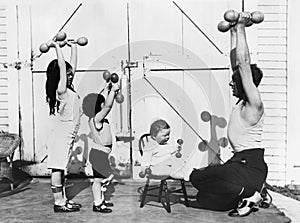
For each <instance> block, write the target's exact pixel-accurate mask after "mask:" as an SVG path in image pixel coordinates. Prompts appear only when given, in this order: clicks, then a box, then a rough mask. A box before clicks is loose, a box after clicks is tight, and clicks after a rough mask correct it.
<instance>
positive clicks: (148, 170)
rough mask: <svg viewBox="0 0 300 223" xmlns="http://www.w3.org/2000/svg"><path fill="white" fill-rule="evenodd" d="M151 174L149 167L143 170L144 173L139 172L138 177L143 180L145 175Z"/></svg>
mask: <svg viewBox="0 0 300 223" xmlns="http://www.w3.org/2000/svg"><path fill="white" fill-rule="evenodd" d="M151 173H152V171H151V169H150V167H147V168H146V169H145V172H143V171H141V172H139V177H140V178H144V177H145V176H146V175H150V174H151Z"/></svg>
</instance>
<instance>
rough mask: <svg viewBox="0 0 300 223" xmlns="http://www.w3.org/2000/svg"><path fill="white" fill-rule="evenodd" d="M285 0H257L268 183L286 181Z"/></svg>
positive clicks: (282, 182)
mask: <svg viewBox="0 0 300 223" xmlns="http://www.w3.org/2000/svg"><path fill="white" fill-rule="evenodd" d="M287 7H288V6H287V1H286V0H261V1H259V3H258V10H260V11H261V12H263V13H264V15H265V20H264V22H263V23H262V24H260V25H259V27H258V64H259V66H260V67H261V68H262V70H263V73H264V78H263V81H262V83H261V86H260V91H261V93H262V99H263V101H264V105H265V112H266V118H265V127H264V138H263V143H264V147H265V149H266V153H265V160H266V162H267V163H268V167H269V174H268V179H267V181H268V183H270V184H272V185H273V184H275V185H278V184H279V185H280V184H285V183H286V176H287V168H286V161H287V160H286V157H287Z"/></svg>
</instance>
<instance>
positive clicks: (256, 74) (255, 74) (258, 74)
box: [232, 64, 263, 87]
mask: <svg viewBox="0 0 300 223" xmlns="http://www.w3.org/2000/svg"><path fill="white" fill-rule="evenodd" d="M250 69H251V73H252V80H253V83H254V84H255V86H256V87H257V86H258V85H259V84H260V82H261V79H262V78H263V72H262V71H261V69H260V68H259V67H257V65H256V64H250ZM234 75H236V77H238V78H239V79H240V80H241V74H240V71H239V69H238V66H236V67H235V68H234V69H233V75H232V76H234Z"/></svg>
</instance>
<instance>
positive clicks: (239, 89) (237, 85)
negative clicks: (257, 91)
mask: <svg viewBox="0 0 300 223" xmlns="http://www.w3.org/2000/svg"><path fill="white" fill-rule="evenodd" d="M250 68H251V73H252V80H253V83H254V84H255V86H256V87H257V86H258V85H259V84H260V81H261V79H262V78H263V73H262V71H261V70H260V69H259V68H258V67H257V66H256V64H251V65H250ZM229 85H230V86H231V88H232V93H233V96H235V97H237V98H240V99H245V98H246V94H245V91H244V88H243V85H242V79H241V75H240V71H239V69H238V66H237V67H235V68H234V69H233V74H232V80H231V81H230V83H229Z"/></svg>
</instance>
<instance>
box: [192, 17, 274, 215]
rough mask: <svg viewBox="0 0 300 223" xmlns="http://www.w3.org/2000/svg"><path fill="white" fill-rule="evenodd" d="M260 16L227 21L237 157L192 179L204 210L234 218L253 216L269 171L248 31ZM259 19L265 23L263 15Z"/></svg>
mask: <svg viewBox="0 0 300 223" xmlns="http://www.w3.org/2000/svg"><path fill="white" fill-rule="evenodd" d="M228 15H230V16H229V17H231V18H232V19H235V17H236V13H232V12H230V13H228V14H227V16H228ZM256 15H258V14H253V15H252V14H251V13H249V12H241V13H239V14H238V19H237V20H236V21H235V22H234V24H230V23H229V22H228V21H226V22H228V23H229V24H230V26H229V29H230V36H231V52H230V61H231V67H232V69H233V75H232V80H231V82H230V86H231V87H232V91H233V96H235V97H237V98H238V102H237V103H236V106H235V107H234V108H233V110H232V113H231V116H230V119H229V124H228V129H227V131H228V139H229V142H230V144H231V147H232V149H233V150H234V155H233V157H232V158H231V159H229V160H228V161H227V162H226V163H225V164H220V165H215V166H209V167H207V168H205V169H201V170H200V169H199V170H194V171H193V172H192V173H191V175H190V180H191V183H192V184H193V185H194V187H196V188H197V189H198V190H199V191H198V194H197V201H198V204H199V206H200V207H201V208H205V209H211V210H219V211H225V210H231V209H232V210H231V211H230V212H229V216H232V217H235V216H240V217H242V216H247V215H249V214H250V213H251V212H252V210H253V209H254V208H255V206H256V205H257V204H258V203H259V202H260V201H261V200H262V197H261V195H260V190H261V189H262V186H263V183H264V182H265V180H266V177H267V171H268V167H267V165H266V163H265V161H264V149H262V145H261V142H262V133H263V120H264V106H263V103H262V100H261V98H260V93H259V91H258V89H257V86H258V85H259V83H260V81H261V79H262V72H261V70H260V69H259V68H258V67H257V66H256V65H255V64H250V62H251V60H250V53H249V49H248V44H247V41H246V32H245V27H247V24H249V21H251V19H254V21H253V22H254V23H255V22H257V21H259V20H255V18H256V17H255V16H256ZM259 18H260V20H261V21H262V18H263V17H262V16H260V17H259ZM225 19H227V17H226V18H225ZM218 28H219V26H218ZM226 29H227V28H226ZM226 29H222V30H223V31H225V30H226ZM229 29H228V30H229ZM219 30H220V29H219ZM228 30H226V31H228ZM220 31H221V30H220Z"/></svg>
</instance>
